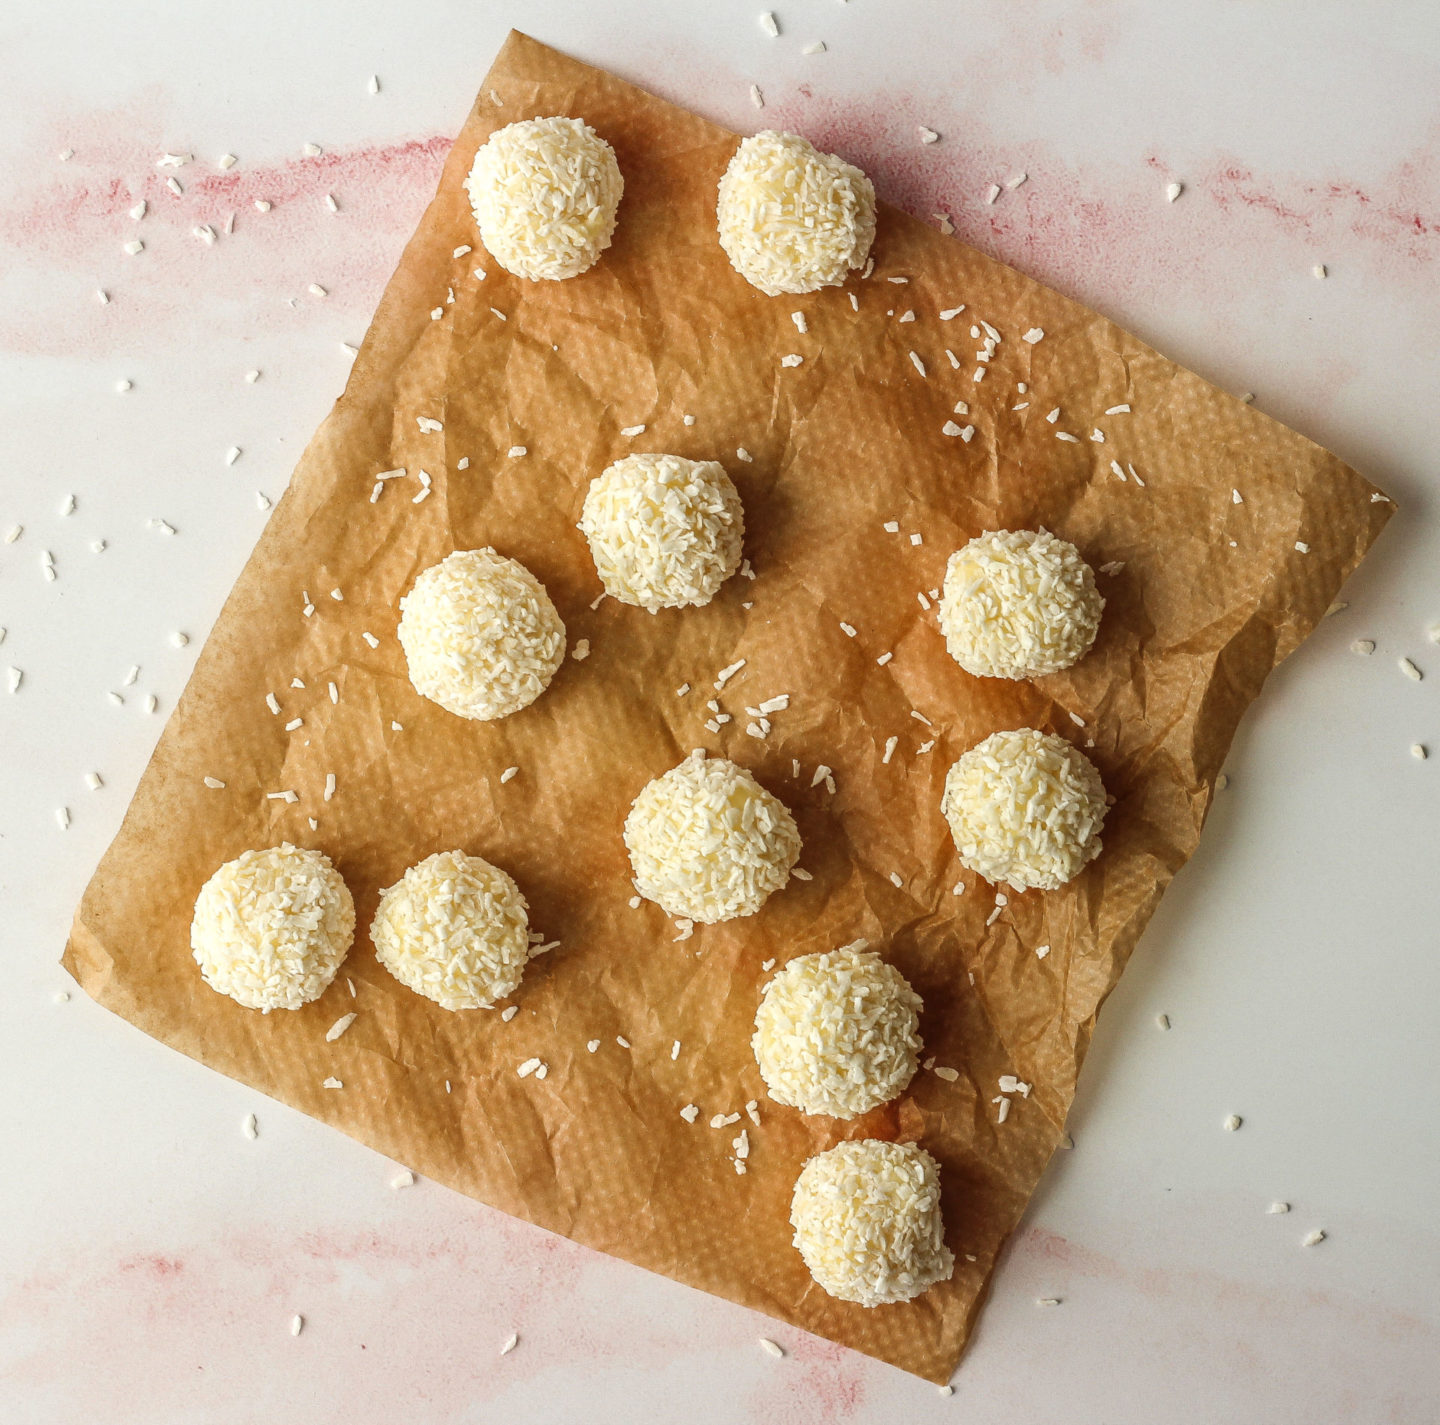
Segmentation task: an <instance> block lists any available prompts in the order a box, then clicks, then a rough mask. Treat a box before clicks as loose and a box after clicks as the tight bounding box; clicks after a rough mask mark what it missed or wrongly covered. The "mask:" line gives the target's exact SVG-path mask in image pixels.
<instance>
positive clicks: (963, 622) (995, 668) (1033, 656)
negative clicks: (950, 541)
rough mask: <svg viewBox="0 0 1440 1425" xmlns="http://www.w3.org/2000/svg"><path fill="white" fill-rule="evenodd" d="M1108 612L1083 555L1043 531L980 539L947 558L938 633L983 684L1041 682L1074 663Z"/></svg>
mask: <svg viewBox="0 0 1440 1425" xmlns="http://www.w3.org/2000/svg"><path fill="white" fill-rule="evenodd" d="M1104 607H1105V600H1104V599H1103V598H1101V596H1100V594H1099V592H1098V590H1097V589H1096V588H1095V572H1094V570H1092V569H1091V568H1090V566H1089V565H1088V564H1087V563H1086V562H1085V561H1084V560H1083V559H1082V558H1081V557H1080V551H1079V550H1077V549H1076V548H1075V546H1074V545H1073V544H1070V543H1068V542H1067V541H1066V540H1063V539H1057V538H1056V537H1055V536H1054V535H1053V534H1050V533H1049V532H1048V531H1047V530H1043V529H1042V530H1038V531H1037V530H1027V529H1018V530H999V531H996V532H994V533H987V534H982V535H978V536H977V537H976V538H974V539H972V540H971V541H970V543H969V544H967V545H966V546H965V547H964V549H960V550H957V551H956V552H955V553H954V554H952V555H951V556H950V562H949V564H948V565H947V566H946V569H945V588H944V591H943V593H942V595H941V599H940V628H941V630H942V632H943V633H944V634H945V646H946V647H947V648H948V649H949V650H950V656H951V657H952V658H953V659H954V660H955V661H956V662H957V663H958V664H959V665H960V666H961V667H962V668H963V669H965V671H966V672H967V673H973V674H975V675H976V677H980V678H1038V677H1041V676H1042V675H1044V674H1046V673H1058V672H1059V671H1060V670H1061V669H1062V668H1069V667H1071V666H1072V665H1073V664H1075V663H1078V662H1079V661H1080V659H1082V658H1083V657H1084V656H1085V655H1086V654H1087V653H1088V652H1089V651H1090V646H1091V644H1093V643H1094V642H1095V634H1096V632H1097V631H1098V629H1099V627H1100V614H1101V611H1102V610H1103V609H1104Z"/></svg>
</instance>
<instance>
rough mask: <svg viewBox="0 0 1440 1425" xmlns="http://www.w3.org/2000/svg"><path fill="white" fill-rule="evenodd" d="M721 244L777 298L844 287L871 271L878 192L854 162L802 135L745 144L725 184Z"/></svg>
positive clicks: (766, 136) (770, 133)
mask: <svg viewBox="0 0 1440 1425" xmlns="http://www.w3.org/2000/svg"><path fill="white" fill-rule="evenodd" d="M716 213H717V216H718V218H719V224H720V246H721V247H723V248H724V249H725V255H726V256H727V257H728V258H729V259H730V265H731V266H732V267H733V268H734V269H735V270H736V272H738V273H739V274H740V275H741V276H742V277H743V278H744V279H745V280H746V281H747V282H749V283H750V284H751V286H753V287H758V288H759V289H760V290H761V291H762V292H764V293H766V294H767V295H769V296H771V297H777V296H779V295H780V294H781V293H786V292H789V293H796V294H799V293H803V292H814V291H815V290H817V289H818V288H820V287H838V286H839V285H840V284H841V283H842V282H843V281H844V280H845V278H846V277H847V276H848V275H849V274H850V272H851V271H852V270H854V269H855V268H859V267H863V266H864V265H865V258H866V257H867V256H868V254H869V252H870V244H871V242H872V241H873V240H874V237H875V188H874V186H873V185H872V184H871V182H870V180H869V179H868V178H867V177H866V176H865V175H864V174H863V173H861V171H860V170H859V169H858V168H856V167H855V166H854V165H853V164H849V163H846V162H845V161H844V159H841V158H837V157H836V156H835V155H834V154H833V153H821V152H819V150H817V149H816V148H815V146H814V145H813V144H812V143H810V141H809V140H808V139H803V138H801V137H800V136H799V135H798V134H780V133H776V132H774V130H770V129H767V130H766V131H765V132H764V133H759V134H756V135H754V136H753V137H752V138H748V139H745V140H744V141H743V142H742V143H741V145H740V147H739V148H738V149H736V151H735V155H734V157H733V158H731V160H730V165H729V167H728V168H726V170H725V176H724V177H723V178H721V180H720V201H719V204H718V207H717V209H716Z"/></svg>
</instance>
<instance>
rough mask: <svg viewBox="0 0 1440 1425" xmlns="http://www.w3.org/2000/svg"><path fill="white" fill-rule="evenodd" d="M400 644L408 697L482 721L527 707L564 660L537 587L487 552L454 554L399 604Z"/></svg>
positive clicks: (558, 630) (517, 566) (546, 601)
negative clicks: (411, 687) (412, 695)
mask: <svg viewBox="0 0 1440 1425" xmlns="http://www.w3.org/2000/svg"><path fill="white" fill-rule="evenodd" d="M398 632H399V637H400V646H401V647H402V648H403V649H404V650H405V662H406V665H407V667H408V668H409V671H410V681H411V683H412V684H414V687H415V691H416V692H417V693H419V694H420V695H421V696H422V697H426V698H429V699H430V700H431V701H432V702H436V703H439V704H440V706H441V707H442V708H444V709H445V710H446V711H447V712H452V713H454V714H455V715H456V716H457V717H468V718H475V719H478V720H479V721H481V722H489V721H491V720H492V719H494V718H500V717H508V716H509V715H510V714H511V713H514V712H519V711H520V709H521V708H525V707H529V705H530V704H531V703H533V702H534V701H535V699H536V698H538V697H539V696H540V694H541V693H543V692H544V691H545V689H546V688H547V687H549V686H550V680H551V678H553V677H554V676H555V670H556V669H557V668H558V667H559V666H560V664H561V662H562V661H563V660H564V658H565V625H564V624H563V623H562V622H561V621H560V615H559V614H558V613H556V612H555V605H554V604H552V603H551V602H550V596H549V595H548V594H547V593H546V592H545V586H544V585H543V584H542V583H541V582H540V581H539V580H538V579H537V578H536V577H535V576H534V575H533V574H532V573H531V572H530V571H529V570H528V569H527V568H526V567H525V566H524V565H523V564H521V563H519V562H518V561H517V560H514V559H506V558H505V557H504V556H503V555H500V554H496V552H495V551H494V550H493V549H488V548H487V549H464V550H456V552H455V553H454V554H451V555H448V556H447V557H446V558H444V559H442V560H441V561H440V562H439V563H438V564H432V565H431V566H430V568H428V569H426V570H424V571H423V572H422V573H421V574H420V576H419V577H418V578H417V579H416V580H415V584H414V587H413V588H412V589H411V590H410V592H409V593H408V594H407V595H406V596H405V597H404V598H403V599H401V600H400V627H399V630H398Z"/></svg>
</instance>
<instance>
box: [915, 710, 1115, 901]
mask: <svg viewBox="0 0 1440 1425" xmlns="http://www.w3.org/2000/svg"><path fill="white" fill-rule="evenodd" d="M940 809H941V810H942V811H943V812H944V813H945V819H946V821H948V822H949V823H950V834H951V835H952V836H953V837H954V838H955V847H956V849H957V850H958V851H959V853H960V861H961V863H962V864H963V865H965V866H967V867H968V868H969V869H970V870H972V871H975V872H976V873H977V874H979V875H981V876H984V877H985V879H986V880H987V881H991V882H997V881H1003V882H1005V883H1006V884H1008V885H1009V886H1011V887H1013V888H1014V889H1015V890H1017V891H1028V890H1032V889H1038V890H1046V891H1053V890H1056V889H1058V888H1059V887H1060V886H1063V885H1064V884H1065V883H1066V882H1067V881H1070V880H1073V879H1074V878H1075V877H1076V876H1077V875H1079V873H1080V872H1081V871H1082V870H1083V869H1084V868H1085V867H1086V866H1088V865H1089V864H1090V862H1091V861H1093V860H1094V859H1095V857H1097V856H1098V855H1099V854H1100V845H1101V842H1100V829H1101V827H1102V826H1103V825H1104V822H1105V810H1106V797H1105V786H1104V783H1102V782H1101V780H1100V773H1099V772H1097V771H1096V770H1095V764H1094V763H1093V762H1091V760H1090V759H1089V758H1088V757H1087V756H1086V755H1085V754H1084V753H1083V752H1081V751H1079V750H1078V749H1076V748H1075V747H1072V746H1071V745H1070V743H1068V742H1066V741H1065V739H1064V738H1063V737H1056V736H1055V735H1054V734H1053V733H1049V732H1037V731H1036V730H1035V729H1034V728H1033V727H1026V728H1021V729H1020V730H1019V731H1018V732H997V733H994V734H992V735H991V736H990V737H987V738H986V739H985V741H984V742H982V743H980V744H979V745H978V746H976V747H972V748H971V749H970V750H969V751H968V752H966V753H965V754H963V755H962V756H961V757H960V758H959V760H958V761H956V763H955V765H954V766H953V767H951V768H950V771H949V774H948V775H947V776H946V778H945V794H944V796H943V797H942V798H941V801H940Z"/></svg>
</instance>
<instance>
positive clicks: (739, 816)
mask: <svg viewBox="0 0 1440 1425" xmlns="http://www.w3.org/2000/svg"><path fill="white" fill-rule="evenodd" d="M625 845H626V846H627V847H628V848H629V851H630V866H631V869H632V870H633V871H634V872H635V889H636V890H638V891H639V892H640V894H641V895H642V896H644V897H645V898H646V899H647V900H652V901H654V902H655V904H656V905H658V906H659V907H660V908H661V909H662V910H664V911H665V912H666V914H667V915H673V916H683V917H687V918H688V919H690V920H698V921H700V922H702V923H703V924H705V925H712V924H714V923H715V922H716V921H718V920H734V919H735V918H736V917H737V916H742V915H754V914H755V912H756V911H757V910H759V909H760V907H761V906H762V905H764V904H765V901H766V899H767V898H768V897H769V896H770V894H771V893H772V892H774V891H778V890H779V889H780V888H781V887H782V886H783V885H784V884H785V883H786V882H787V881H788V880H789V879H790V868H791V867H792V866H793V865H794V864H795V862H796V861H797V860H798V859H799V856H800V833H799V832H798V831H797V830H796V829H795V818H794V817H793V816H791V815H790V812H789V810H788V808H786V806H785V805H784V803H783V802H781V801H779V800H778V799H777V798H775V797H773V796H771V795H770V793H769V792H767V791H766V790H765V788H764V787H762V786H761V785H760V783H759V782H757V781H756V780H755V778H754V777H752V776H751V775H750V773H749V772H747V771H746V770H745V769H744V768H743V767H737V766H736V765H735V764H734V763H733V762H729V761H726V759H725V758H723V757H711V758H708V759H707V758H706V756H705V754H704V753H703V752H700V753H694V754H692V755H691V756H690V757H688V758H686V760H685V761H683V762H682V763H681V764H680V765H679V766H678V767H672V768H671V769H670V770H669V771H668V772H666V773H665V774H664V776H661V777H656V778H655V780H654V781H653V782H649V783H647V784H646V785H645V787H644V789H643V790H642V791H641V793H640V795H639V796H638V797H636V798H635V801H634V804H633V805H632V806H631V808H630V815H629V816H627V817H626V818H625Z"/></svg>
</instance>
